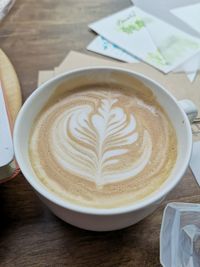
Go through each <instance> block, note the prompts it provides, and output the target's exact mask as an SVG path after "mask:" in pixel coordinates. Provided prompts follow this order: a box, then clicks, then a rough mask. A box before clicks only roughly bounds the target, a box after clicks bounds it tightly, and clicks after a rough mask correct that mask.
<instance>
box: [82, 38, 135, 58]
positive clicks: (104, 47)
mask: <svg viewBox="0 0 200 267" xmlns="http://www.w3.org/2000/svg"><path fill="white" fill-rule="evenodd" d="M87 49H88V50H90V51H92V52H95V53H98V54H101V55H104V56H108V57H112V58H115V59H118V60H121V61H124V62H127V63H137V62H139V61H138V59H137V58H136V57H134V56H132V55H130V54H128V53H127V52H126V51H124V50H123V49H121V48H120V47H118V46H117V45H115V44H112V43H110V42H109V41H108V40H106V39H105V38H103V37H102V36H98V37H96V38H95V39H94V40H93V41H92V42H91V43H90V44H89V45H88V47H87Z"/></svg>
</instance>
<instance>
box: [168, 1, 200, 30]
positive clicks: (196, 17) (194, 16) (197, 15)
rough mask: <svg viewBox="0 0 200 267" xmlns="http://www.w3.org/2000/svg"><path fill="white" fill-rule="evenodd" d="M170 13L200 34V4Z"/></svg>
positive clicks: (176, 9) (180, 8) (173, 10)
mask: <svg viewBox="0 0 200 267" xmlns="http://www.w3.org/2000/svg"><path fill="white" fill-rule="evenodd" d="M170 12H171V13H172V14H173V15H175V16H177V17H178V18H179V19H181V20H182V21H183V22H185V23H187V24H188V25H189V26H190V27H192V28H193V29H194V30H195V31H197V32H199V33H200V3H197V4H194V5H189V6H183V7H179V8H175V9H172V10H170Z"/></svg>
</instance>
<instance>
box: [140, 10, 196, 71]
mask: <svg viewBox="0 0 200 267" xmlns="http://www.w3.org/2000/svg"><path fill="white" fill-rule="evenodd" d="M136 13H137V14H138V16H139V17H140V18H141V19H143V21H144V22H145V25H146V29H147V30H148V32H149V34H150V36H151V37H152V40H153V41H154V43H155V45H156V46H157V47H158V50H159V51H160V53H161V54H162V56H163V57H164V58H165V60H166V62H167V63H168V64H169V65H171V66H173V67H175V66H176V68H177V67H179V68H180V71H185V72H195V71H196V70H197V69H198V67H199V63H198V64H197V62H199V60H195V61H194V60H193V61H191V60H190V59H191V58H192V57H193V58H195V59H196V57H195V56H197V55H198V54H199V52H200V39H199V38H195V37H193V36H191V35H189V34H187V33H186V32H183V31H181V30H179V29H178V28H176V27H174V26H172V25H170V24H168V23H166V22H164V21H162V20H160V19H158V18H156V17H155V16H152V15H150V14H148V13H146V12H144V11H143V10H141V9H140V8H136ZM146 21H147V22H148V23H146ZM149 21H152V23H149ZM182 65H183V66H184V68H183V69H181V67H182ZM173 69H174V68H173Z"/></svg>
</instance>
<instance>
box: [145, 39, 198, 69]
mask: <svg viewBox="0 0 200 267" xmlns="http://www.w3.org/2000/svg"><path fill="white" fill-rule="evenodd" d="M198 49H200V44H199V43H198V42H195V41H194V40H191V39H189V38H188V39H187V38H183V37H180V36H175V35H172V36H170V37H169V38H167V40H166V41H164V42H163V43H162V44H161V45H160V46H159V47H158V49H157V51H156V52H155V53H148V55H147V60H148V61H150V62H153V63H156V64H157V65H161V66H163V65H172V64H174V62H175V61H176V60H178V59H181V58H182V57H183V56H184V55H185V54H186V53H188V52H190V51H191V50H192V51H198Z"/></svg>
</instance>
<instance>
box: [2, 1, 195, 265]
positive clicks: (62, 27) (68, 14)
mask: <svg viewBox="0 0 200 267" xmlns="http://www.w3.org/2000/svg"><path fill="white" fill-rule="evenodd" d="M129 5H130V1H129V0H123V1H119V0H98V1H92V0H76V1H73V0H56V1H54V0H40V1H35V0H17V1H16V4H15V5H14V7H13V9H12V10H11V12H10V13H9V15H8V16H7V17H6V19H5V20H4V21H3V22H2V23H1V24H0V47H1V48H2V49H3V50H4V51H5V52H6V53H7V55H8V56H9V57H10V58H11V60H12V62H13V64H14V66H15V68H16V71H17V73H18V75H19V78H20V82H21V85H22V94H23V99H24V100H25V99H26V98H27V97H28V96H29V95H30V94H31V92H32V91H33V90H34V89H35V87H36V84H37V75H38V70H42V69H45V70H46V69H53V68H54V67H55V66H57V65H58V64H59V63H60V62H61V61H62V60H63V58H64V57H65V56H66V54H67V53H68V52H69V51H70V50H71V49H73V50H77V51H80V52H86V49H85V47H86V46H87V44H88V43H89V42H90V41H91V40H92V39H93V38H94V34H93V33H92V32H90V31H89V30H88V28H87V25H88V23H90V22H92V21H95V20H97V19H99V18H102V17H104V16H106V15H108V14H111V13H113V12H116V11H118V10H120V9H122V8H125V7H128V6H129ZM169 201H184V202H195V203H199V202H200V190H199V187H198V186H197V184H196V183H195V181H194V178H193V176H192V174H191V172H190V170H189V169H188V170H187V172H186V174H185V175H184V178H183V180H182V181H181V183H180V184H179V185H178V186H177V187H176V188H175V189H174V190H173V192H172V193H171V194H170V195H169V196H168V198H167V199H166V200H165V202H164V203H163V204H162V206H161V207H160V208H159V209H158V210H157V211H155V212H154V213H153V214H152V215H151V216H149V217H147V218H146V219H144V220H143V221H141V222H139V223H138V224H136V225H134V226H132V227H129V228H127V229H124V230H121V231H115V232H108V233H95V232H89V231H84V230H80V229H77V228H75V227H73V226H70V225H68V224H66V223H64V222H62V221H61V220H59V219H57V218H56V217H55V216H54V215H53V214H52V213H51V212H50V211H49V210H48V209H47V208H46V207H45V206H44V205H43V204H42V203H41V201H40V200H39V199H38V197H37V196H36V195H35V193H34V192H33V190H32V189H31V187H30V186H29V184H28V183H27V182H26V180H25V179H24V177H23V175H22V174H21V175H19V176H18V177H17V178H16V179H14V180H12V181H9V182H8V183H6V184H3V185H1V186H0V266H2V267H12V266H19V267H21V266H69V267H71V266H74V267H80V266H86V267H94V266H100V267H111V266H120V267H125V266H126V267H127V266H128V267H129V266H130V267H133V266H134V267H157V266H161V265H160V263H159V232H160V224H161V219H162V212H163V208H164V207H165V205H166V204H167V202H169Z"/></svg>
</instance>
